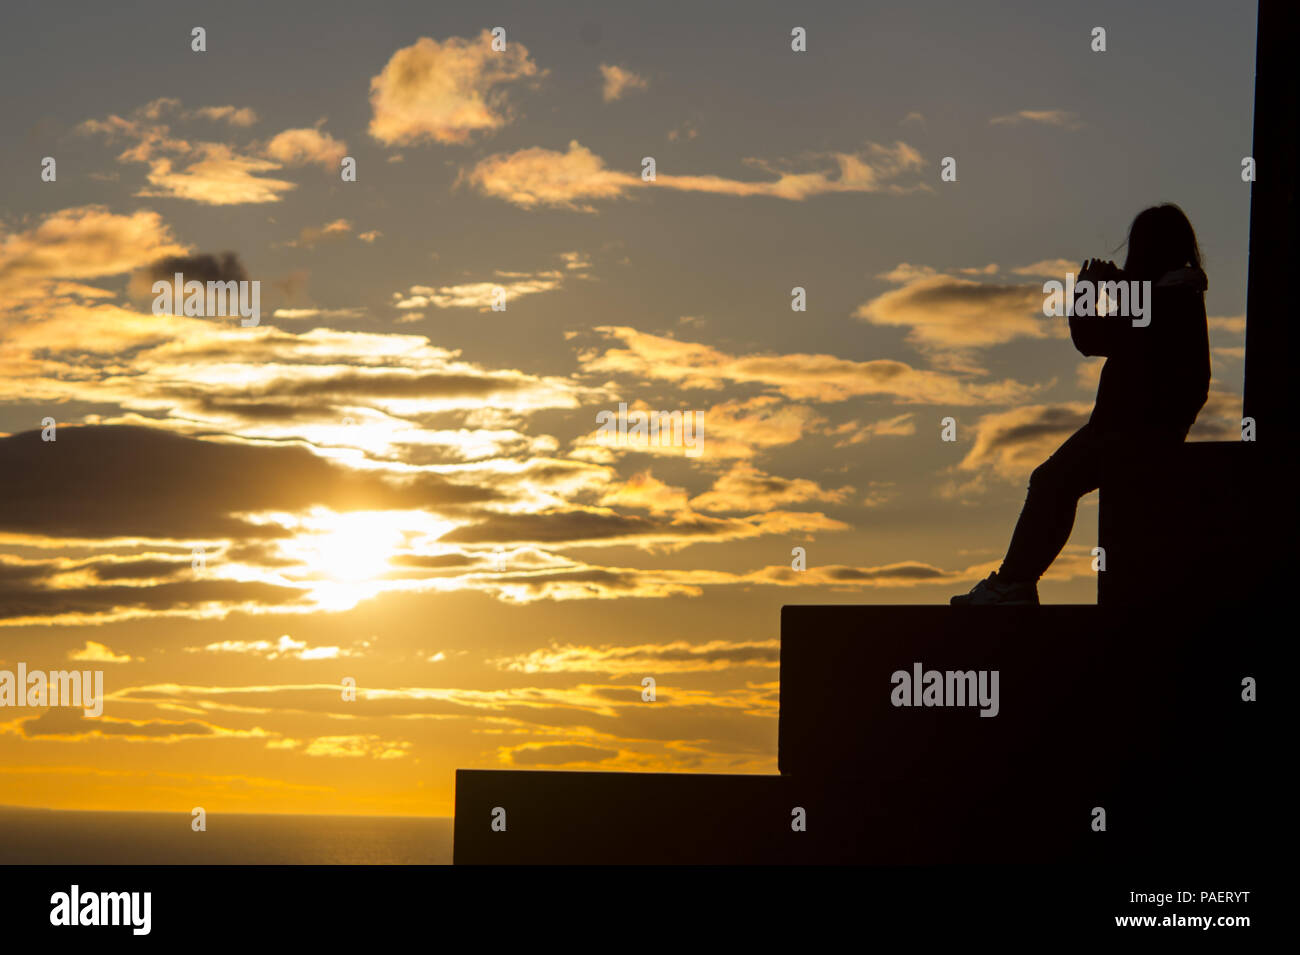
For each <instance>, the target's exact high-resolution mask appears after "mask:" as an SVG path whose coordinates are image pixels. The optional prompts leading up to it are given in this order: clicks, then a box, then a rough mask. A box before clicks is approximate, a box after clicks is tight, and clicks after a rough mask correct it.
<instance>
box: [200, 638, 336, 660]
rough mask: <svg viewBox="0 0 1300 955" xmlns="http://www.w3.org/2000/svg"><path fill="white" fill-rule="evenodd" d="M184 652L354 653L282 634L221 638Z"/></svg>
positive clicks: (319, 656)
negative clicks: (272, 637) (266, 637)
mask: <svg viewBox="0 0 1300 955" xmlns="http://www.w3.org/2000/svg"><path fill="white" fill-rule="evenodd" d="M185 652H186V653H202V652H206V653H242V654H247V655H250V656H258V657H262V658H264V659H267V660H279V659H285V658H289V659H294V660H336V659H338V658H340V657H350V656H354V655H355V654H356V651H354V650H347V649H343V648H341V647H324V646H322V647H309V646H307V642H306V641H305V640H295V639H293V637H291V636H289V635H288V634H283V635H281V637H280V638H279V639H278V640H275V641H271V640H221V641H219V642H217V643H209V644H207V645H206V646H202V647H186V648H185Z"/></svg>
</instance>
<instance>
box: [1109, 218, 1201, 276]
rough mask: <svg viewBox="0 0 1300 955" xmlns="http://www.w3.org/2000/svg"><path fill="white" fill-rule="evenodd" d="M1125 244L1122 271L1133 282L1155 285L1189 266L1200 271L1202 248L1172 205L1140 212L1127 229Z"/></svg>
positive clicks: (1189, 226) (1185, 219) (1188, 224)
mask: <svg viewBox="0 0 1300 955" xmlns="http://www.w3.org/2000/svg"><path fill="white" fill-rule="evenodd" d="M1127 244H1128V256H1127V258H1125V259H1124V271H1125V272H1127V273H1128V274H1129V275H1132V276H1134V277H1135V278H1138V279H1151V280H1153V281H1154V280H1155V279H1158V278H1159V277H1160V276H1162V275H1164V274H1165V273H1166V272H1169V271H1172V270H1173V269H1181V268H1183V267H1184V266H1189V265H1190V266H1194V267H1195V268H1197V269H1202V265H1201V248H1200V246H1198V245H1197V244H1196V233H1195V232H1194V231H1193V230H1192V224H1191V223H1190V222H1188V221H1187V216H1186V215H1184V214H1183V210H1182V209H1180V208H1178V206H1176V205H1174V204H1173V203H1172V202H1166V203H1165V204H1163V205H1159V206H1152V207H1151V208H1149V209H1143V210H1142V211H1141V212H1139V213H1138V214H1137V218H1135V219H1134V220H1133V224H1132V225H1131V226H1129V229H1128V243H1127ZM1202 270H1203V269H1202Z"/></svg>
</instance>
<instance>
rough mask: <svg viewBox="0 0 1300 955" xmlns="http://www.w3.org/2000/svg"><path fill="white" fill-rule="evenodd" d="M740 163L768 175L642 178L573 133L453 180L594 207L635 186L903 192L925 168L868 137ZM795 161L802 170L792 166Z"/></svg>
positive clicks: (744, 193)
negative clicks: (856, 144)
mask: <svg viewBox="0 0 1300 955" xmlns="http://www.w3.org/2000/svg"><path fill="white" fill-rule="evenodd" d="M747 163H748V165H750V166H753V167H755V168H757V169H759V170H761V171H762V172H764V173H766V174H768V175H770V176H774V177H775V178H774V179H769V180H767V181H759V182H752V181H742V180H737V179H727V178H724V177H721V176H688V175H673V174H669V173H666V172H665V171H664V170H658V173H657V176H656V179H655V181H654V182H643V181H642V179H641V175H640V172H639V171H638V172H637V173H635V174H634V173H631V172H620V171H617V170H613V169H609V168H606V166H605V161H604V160H603V159H602V158H601V157H599V156H597V155H596V154H595V153H593V152H592V151H591V150H590V149H588V148H587V147H585V146H583V145H581V144H580V143H579V142H578V141H577V140H576V139H575V140H572V141H571V142H570V143H569V148H568V151H567V152H557V151H555V150H551V149H544V148H542V147H533V148H530V149H522V150H519V151H518V152H514V153H497V154H495V155H492V156H488V157H487V158H486V159H483V160H482V161H480V162H479V163H478V164H477V165H476V166H475V167H474V168H473V169H472V170H469V171H468V172H463V173H462V176H461V180H460V181H465V182H467V183H468V184H469V185H470V186H472V187H473V188H475V189H477V190H479V191H480V192H482V193H483V194H484V195H488V196H494V197H496V198H498V199H504V200H506V201H507V202H511V203H513V204H515V205H518V206H522V207H523V208H525V209H531V208H535V207H537V206H557V207H561V208H568V209H575V210H579V211H584V212H592V211H594V207H593V206H592V205H591V203H592V202H593V201H601V200H610V199H621V198H625V197H626V196H627V195H628V194H629V193H631V192H632V191H633V190H636V189H671V190H676V191H682V192H704V193H712V194H714V195H724V196H739V197H750V196H764V197H768V198H776V199H786V200H791V201H802V200H804V199H808V198H810V197H813V196H819V195H827V194H835V193H868V192H908V191H914V190H917V189H928V188H929V187H928V186H926V185H925V184H923V183H913V184H912V185H910V186H904V185H900V184H898V183H896V182H894V181H893V180H895V179H898V178H900V177H902V176H904V175H906V174H908V173H913V172H916V171H917V170H919V169H920V168H922V167H923V166H924V160H923V159H922V158H921V154H920V153H918V152H917V151H916V150H915V149H913V148H912V147H911V146H908V145H907V144H906V143H902V142H897V143H895V144H894V145H893V146H882V145H879V144H877V143H868V144H867V146H866V147H865V148H864V149H863V150H862V151H860V152H857V153H841V152H831V153H822V154H816V155H812V156H808V157H805V158H804V159H802V160H801V161H800V162H799V163H798V164H794V163H788V162H781V163H771V162H765V161H762V160H756V159H755V160H748V161H747ZM796 165H797V166H799V167H802V168H795V167H796ZM809 166H811V167H812V168H808V167H809Z"/></svg>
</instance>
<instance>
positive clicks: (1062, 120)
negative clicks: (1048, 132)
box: [989, 109, 1083, 129]
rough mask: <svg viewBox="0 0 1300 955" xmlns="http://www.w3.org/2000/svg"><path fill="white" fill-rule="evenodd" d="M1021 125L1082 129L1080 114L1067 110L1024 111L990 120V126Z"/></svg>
mask: <svg viewBox="0 0 1300 955" xmlns="http://www.w3.org/2000/svg"><path fill="white" fill-rule="evenodd" d="M1021 123H1041V124H1043V125H1045V126H1060V127H1062V128H1064V129H1080V128H1082V126H1083V123H1081V122H1079V114H1078V113H1073V112H1070V111H1069V110H1065V109H1022V110H1017V111H1016V112H1014V113H1008V114H1006V115H1005V116H994V117H993V118H992V119H990V120H989V125H990V126H1019V125H1020V124H1021Z"/></svg>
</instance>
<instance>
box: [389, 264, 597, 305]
mask: <svg viewBox="0 0 1300 955" xmlns="http://www.w3.org/2000/svg"><path fill="white" fill-rule="evenodd" d="M559 258H560V259H561V261H562V262H563V264H564V269H563V270H560V269H546V270H541V271H534V272H507V271H503V270H501V269H498V270H497V271H496V273H495V280H494V281H484V282H465V283H461V284H459V285H439V286H432V285H412V286H410V288H408V289H407V291H406V293H405V294H403V293H401V292H394V293H393V299H394V301H393V307H394V308H398V309H403V310H407V311H409V310H412V309H424V308H428V307H429V306H433V307H434V308H476V309H478V310H479V311H480V312H483V311H489V310H491V308H492V306H493V304H494V303H495V301H496V290H497V289H503V290H504V291H505V297H506V304H507V307H509V303H510V302H512V301H514V300H516V299H519V298H523V297H524V296H527V295H536V294H538V293H540V292H554V291H556V290H557V289H559V288H561V287H562V286H563V284H564V282H565V280H566V278H568V277H571V276H572V275H574V274H576V277H577V278H588V277H589V276H587V275H585V274H583V273H586V272H587V271H589V270H590V269H591V259H590V258H588V257H587V256H586V255H584V254H583V253H581V252H561V253H560V255H559Z"/></svg>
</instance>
